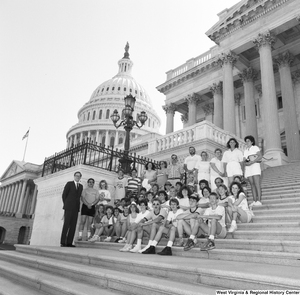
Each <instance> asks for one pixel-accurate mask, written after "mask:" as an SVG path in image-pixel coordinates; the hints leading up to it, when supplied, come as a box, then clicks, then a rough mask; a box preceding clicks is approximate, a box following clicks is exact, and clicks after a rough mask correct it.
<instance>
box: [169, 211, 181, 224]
mask: <svg viewBox="0 0 300 295" xmlns="http://www.w3.org/2000/svg"><path fill="white" fill-rule="evenodd" d="M183 212H184V211H183V210H182V209H178V210H177V211H176V213H174V212H173V211H170V212H169V214H168V217H167V220H168V221H171V222H172V224H173V225H174V226H175V227H177V220H176V221H174V219H176V217H177V216H178V215H179V214H181V213H183Z"/></svg>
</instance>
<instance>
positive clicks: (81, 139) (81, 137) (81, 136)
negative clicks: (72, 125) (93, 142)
mask: <svg viewBox="0 0 300 295" xmlns="http://www.w3.org/2000/svg"><path fill="white" fill-rule="evenodd" d="M79 141H80V143H82V141H83V132H80V139H79Z"/></svg>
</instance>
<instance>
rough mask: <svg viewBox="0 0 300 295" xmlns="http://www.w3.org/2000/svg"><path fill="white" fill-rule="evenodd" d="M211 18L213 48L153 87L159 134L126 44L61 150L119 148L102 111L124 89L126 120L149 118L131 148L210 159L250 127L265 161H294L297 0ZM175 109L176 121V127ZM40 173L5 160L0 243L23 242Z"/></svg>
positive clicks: (251, 2) (299, 36)
mask: <svg viewBox="0 0 300 295" xmlns="http://www.w3.org/2000/svg"><path fill="white" fill-rule="evenodd" d="M218 16H219V21H218V22H217V23H216V24H215V25H214V26H213V27H212V28H210V29H209V30H208V31H207V32H206V35H207V37H208V38H210V39H211V40H212V41H214V43H215V46H214V47H212V48H210V49H209V50H208V51H206V52H204V53H202V54H200V55H199V56H197V57H191V58H189V59H188V60H187V61H186V62H185V63H184V64H182V65H174V68H173V69H171V70H169V71H167V74H166V80H165V81H164V82H163V81H162V83H161V84H160V85H159V86H157V90H158V91H160V92H161V93H163V94H164V95H165V101H164V102H162V107H163V109H164V110H165V113H166V121H167V124H166V134H165V135H160V134H159V132H158V130H159V128H160V124H161V122H160V119H159V117H158V116H157V114H156V112H155V110H154V108H153V106H152V104H151V101H150V98H149V96H148V95H147V93H146V91H145V90H144V89H143V88H142V86H140V85H139V84H138V83H137V82H136V81H135V80H134V79H133V77H132V76H131V70H132V66H133V63H132V61H131V60H130V58H129V52H128V47H127V46H126V48H125V54H124V57H123V58H122V59H121V60H120V61H119V63H118V64H119V72H118V74H117V75H116V76H115V77H113V78H112V79H110V80H108V81H106V82H104V83H102V84H101V85H100V86H99V87H97V88H96V89H95V91H94V92H93V93H92V96H91V98H90V100H89V101H88V102H87V103H86V104H84V105H83V107H82V108H81V109H80V110H79V112H78V123H77V124H76V125H74V126H72V127H71V128H70V130H69V131H68V132H67V136H66V138H67V148H72V147H73V146H75V145H76V144H77V143H79V142H82V140H84V139H86V138H91V140H92V141H93V142H95V143H97V144H99V143H101V144H105V145H106V146H117V147H119V148H122V144H123V142H124V132H125V131H124V130H123V129H122V128H120V129H116V128H115V127H114V126H113V123H112V122H111V119H110V115H111V114H112V112H113V111H114V109H117V110H118V112H119V113H120V114H121V113H122V109H123V107H124V101H123V99H124V97H125V96H126V95H129V94H132V96H135V97H136V99H137V102H136V107H135V112H134V114H133V117H134V119H136V118H137V114H138V113H140V112H141V111H146V112H147V115H148V118H149V119H148V120H147V121H146V124H145V125H144V126H143V127H142V128H141V129H137V128H134V129H133V130H132V132H131V136H132V138H131V149H133V150H134V151H135V152H137V153H138V154H141V155H147V156H148V157H149V158H151V159H155V160H168V161H169V160H170V155H171V154H172V153H175V154H177V155H178V157H179V160H180V161H183V159H184V158H185V157H186V156H187V154H188V147H189V146H190V145H191V143H192V145H194V146H195V147H196V150H197V152H198V153H199V152H200V151H202V150H205V151H207V153H208V154H209V155H210V158H211V157H212V156H213V151H214V149H215V148H217V147H219V148H222V149H223V150H224V149H225V145H226V142H227V140H228V139H229V138H230V137H235V138H237V140H238V142H239V143H240V147H241V148H242V149H243V148H244V142H243V138H244V136H246V135H249V134H251V135H253V136H254V137H255V139H256V141H257V143H258V145H259V146H260V148H261V150H262V152H263V154H264V157H265V158H266V159H267V161H266V162H264V163H263V166H264V168H267V167H268V166H279V165H284V164H286V163H289V162H294V161H299V160H300V139H299V126H300V115H299V114H300V5H299V0H259V1H258V0H242V1H240V2H239V3H237V4H236V5H234V6H232V7H231V8H228V9H225V10H223V11H221V12H220V13H219V14H218ZM179 37H180V36H179ZM191 38H193V36H191ZM175 112H178V113H180V114H181V118H182V123H183V128H182V129H180V130H177V131H174V114H175ZM70 170H71V168H70ZM53 175H55V174H53ZM40 176H41V165H35V164H30V163H22V162H19V161H13V162H12V164H11V165H10V166H9V167H8V168H7V170H6V171H5V172H4V174H3V175H2V177H1V179H0V181H1V187H0V212H1V213H0V214H1V215H0V224H1V225H0V243H1V242H3V241H5V242H6V243H16V241H17V240H18V238H19V242H20V243H27V242H28V237H29V236H30V230H31V228H32V224H33V217H34V216H35V217H37V216H36V215H35V214H38V212H35V213H34V208H35V204H36V198H37V196H38V200H39V198H44V197H45V196H46V186H44V188H43V185H44V183H45V181H46V180H43V177H40ZM53 177H54V176H53ZM43 181H44V182H43ZM63 181H65V179H63ZM37 184H38V187H37ZM47 185H50V183H49V184H47ZM59 185H60V186H57V187H58V188H59V189H58V188H56V190H55V191H53V194H56V195H55V198H56V199H59V196H60V194H61V191H60V190H61V189H62V187H63V183H61V184H59ZM53 190H54V189H53ZM50 191H51V189H48V192H50ZM48 194H49V193H48ZM53 196H54V195H53ZM47 197H49V195H47ZM53 200H54V199H53ZM43 201H46V197H45V199H43ZM37 203H38V202H37ZM60 205H61V204H59V206H60ZM37 208H39V210H41V211H42V207H38V206H37ZM59 210H61V209H60V207H59ZM37 211H38V210H37ZM53 212H54V211H53ZM58 223H59V222H58ZM58 223H57V227H58V228H59V226H60V224H58ZM21 228H23V232H22V233H23V236H24V238H23V239H20V235H21V232H20V229H21ZM24 228H25V229H24ZM26 237H27V240H26ZM47 237H49V238H52V240H56V236H52V237H51V235H50V234H48V235H47ZM49 241H50V240H49Z"/></svg>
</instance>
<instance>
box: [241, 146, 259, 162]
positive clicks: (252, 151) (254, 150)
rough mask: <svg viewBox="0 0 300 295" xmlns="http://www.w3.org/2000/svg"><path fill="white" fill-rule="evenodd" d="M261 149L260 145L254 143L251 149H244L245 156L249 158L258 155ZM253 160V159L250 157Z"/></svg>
mask: <svg viewBox="0 0 300 295" xmlns="http://www.w3.org/2000/svg"><path fill="white" fill-rule="evenodd" d="M259 151H260V149H259V147H258V146H256V145H252V146H251V147H250V148H249V149H248V148H247V149H245V151H244V158H246V159H247V158H248V157H249V156H254V155H257V153H258V152H259ZM250 160H251V159H250Z"/></svg>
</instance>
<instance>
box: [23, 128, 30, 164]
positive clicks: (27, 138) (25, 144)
mask: <svg viewBox="0 0 300 295" xmlns="http://www.w3.org/2000/svg"><path fill="white" fill-rule="evenodd" d="M29 130H30V128H29V129H28V131H27V132H28V135H27V138H26V144H25V150H24V155H23V162H24V160H25V154H26V150H27V143H28V138H29V133H30V132H29Z"/></svg>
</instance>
